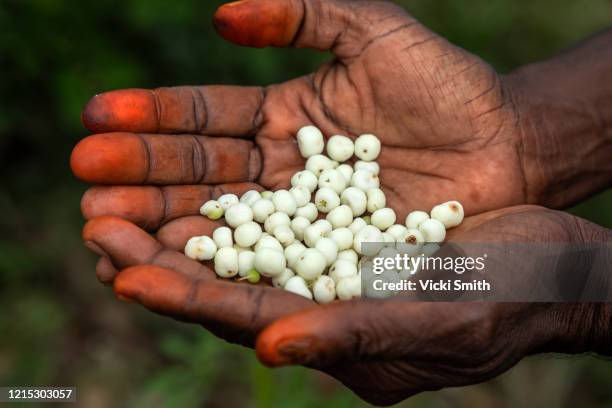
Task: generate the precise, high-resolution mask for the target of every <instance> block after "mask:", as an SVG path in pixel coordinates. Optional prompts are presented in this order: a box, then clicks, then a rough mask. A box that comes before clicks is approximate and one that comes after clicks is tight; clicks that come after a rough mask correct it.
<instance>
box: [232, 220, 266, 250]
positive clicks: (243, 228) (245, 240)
mask: <svg viewBox="0 0 612 408" xmlns="http://www.w3.org/2000/svg"><path fill="white" fill-rule="evenodd" d="M261 233H262V231H261V226H260V225H259V224H258V223H256V222H253V221H251V222H247V223H246V224H242V225H239V226H238V228H236V229H235V230H234V241H235V242H236V243H237V244H238V245H240V246H241V247H243V248H247V247H250V246H251V245H255V243H256V242H257V241H259V238H261Z"/></svg>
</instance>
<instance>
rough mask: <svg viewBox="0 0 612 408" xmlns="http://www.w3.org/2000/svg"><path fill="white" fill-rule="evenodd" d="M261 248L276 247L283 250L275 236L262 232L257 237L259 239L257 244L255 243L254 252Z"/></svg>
mask: <svg viewBox="0 0 612 408" xmlns="http://www.w3.org/2000/svg"><path fill="white" fill-rule="evenodd" d="M261 248H272V249H276V250H277V251H281V252H282V251H283V246H282V245H281V243H280V242H278V240H277V239H276V238H274V237H273V236H272V235H269V234H268V235H264V234H262V236H261V238H260V239H259V241H257V244H255V247H254V249H255V252H257V250H259V249H261Z"/></svg>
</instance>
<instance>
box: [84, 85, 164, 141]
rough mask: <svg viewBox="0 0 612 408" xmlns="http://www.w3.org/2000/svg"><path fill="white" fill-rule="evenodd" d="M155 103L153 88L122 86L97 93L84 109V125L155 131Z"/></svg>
mask: <svg viewBox="0 0 612 408" xmlns="http://www.w3.org/2000/svg"><path fill="white" fill-rule="evenodd" d="M156 118H157V115H156V105H155V100H154V99H153V94H152V93H151V91H149V90H146V89H123V90H119V91H111V92H104V93H101V94H99V95H96V96H94V97H93V98H91V100H90V101H89V102H88V103H87V105H86V106H85V109H83V113H82V115H81V119H82V121H83V125H84V126H85V127H86V128H87V129H89V130H90V131H92V132H95V133H103V132H116V131H124V132H142V133H147V132H151V133H153V132H156V131H157V121H156Z"/></svg>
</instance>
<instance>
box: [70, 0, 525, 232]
mask: <svg viewBox="0 0 612 408" xmlns="http://www.w3.org/2000/svg"><path fill="white" fill-rule="evenodd" d="M214 24H215V27H216V28H217V31H218V32H219V33H220V34H221V35H222V36H223V37H224V38H226V39H228V40H230V41H232V42H235V43H238V44H242V45H247V46H255V47H264V46H278V47H287V46H293V47H308V48H315V49H319V50H329V51H331V52H332V53H333V55H334V58H333V60H332V61H331V62H329V63H327V64H325V65H324V66H322V67H321V68H320V69H318V70H317V71H316V72H314V73H312V74H309V75H306V76H303V77H300V78H297V79H294V80H291V81H289V82H286V83H282V84H278V85H270V86H267V87H235V86H185V87H176V88H159V89H155V90H143V89H128V90H120V91H113V92H108V93H103V94H100V95H97V96H96V97H94V98H93V99H92V100H91V101H90V102H89V104H88V105H87V107H86V109H85V111H84V113H83V121H84V124H85V126H86V127H87V128H88V129H89V130H91V131H92V132H94V133H97V134H95V135H93V136H90V137H88V138H86V139H84V140H83V141H81V142H80V143H79V145H78V146H77V147H76V148H75V150H74V152H73V155H72V160H71V165H72V168H73V171H74V173H75V174H76V175H77V176H78V177H80V178H81V179H83V180H85V181H88V182H91V183H95V184H106V185H155V186H159V185H171V186H172V187H165V188H157V187H138V188H119V187H116V188H110V189H109V188H97V189H95V190H94V191H93V192H91V193H90V194H88V195H86V196H85V198H84V200H83V210H84V213H85V216H86V217H87V218H92V217H94V216H97V215H101V214H115V215H118V216H121V217H125V218H128V219H131V220H133V221H135V222H137V223H139V225H142V226H145V227H146V228H147V229H156V228H158V227H159V226H160V225H162V224H163V223H165V222H167V221H169V220H171V219H173V218H176V217H178V216H184V215H189V214H197V211H198V207H199V206H200V205H201V204H202V203H203V200H204V199H207V198H208V197H209V196H210V192H211V191H212V193H213V195H216V193H218V192H219V191H224V190H227V188H226V186H224V185H225V184H228V183H252V184H251V187H255V188H259V189H263V188H265V189H278V188H282V187H287V186H288V185H289V180H290V177H291V176H292V174H294V173H295V172H296V171H298V170H300V169H302V168H303V166H304V160H303V159H302V158H301V157H300V155H299V152H298V149H297V145H296V142H295V133H296V132H297V130H298V129H299V128H300V127H301V126H304V125H307V124H313V125H315V126H317V127H319V128H321V129H322V130H323V132H324V134H325V135H326V136H331V135H333V134H344V135H347V136H350V137H352V138H354V137H356V136H358V135H360V134H362V133H374V134H376V135H377V136H378V137H379V138H380V139H381V140H382V142H383V145H384V146H383V149H382V153H381V156H380V158H379V159H378V161H379V163H380V165H381V168H382V170H381V183H382V188H383V190H384V191H385V193H386V194H387V197H388V205H389V206H390V207H392V208H394V209H395V210H396V211H397V213H398V219H403V217H404V216H405V215H406V214H407V213H408V212H409V211H411V210H414V209H429V208H431V207H432V206H433V205H435V204H437V203H439V202H443V201H447V200H450V199H456V200H459V201H461V202H462V203H463V204H464V206H465V209H466V212H467V214H468V215H469V214H477V213H480V212H483V211H487V210H491V209H495V208H502V207H506V206H509V205H514V204H522V203H526V202H531V201H532V200H533V197H530V193H529V190H530V188H529V186H528V185H527V182H526V176H525V174H524V172H523V165H522V158H521V157H520V154H521V146H522V144H521V136H520V130H519V127H520V126H519V124H518V119H517V113H516V111H515V106H514V98H513V87H512V86H511V85H510V84H509V83H508V81H506V80H505V78H503V77H501V76H499V75H498V74H497V73H496V72H495V71H494V70H493V69H492V68H491V67H490V66H489V65H488V64H487V63H485V62H484V61H482V60H481V59H479V58H478V57H476V56H474V55H472V54H470V53H468V52H466V51H465V50H463V49H461V48H458V47H456V46H454V45H452V44H450V43H449V42H448V41H446V40H445V39H444V38H442V37H440V36H439V35H437V34H435V33H433V32H432V31H430V30H428V29H427V28H426V27H424V26H423V25H421V24H419V23H418V22H417V21H415V19H414V18H412V17H411V16H409V15H408V14H406V13H405V12H404V11H403V10H402V9H400V8H399V7H397V6H395V5H393V4H390V3H385V2H377V1H343V0H330V1H322V0H244V1H240V2H236V3H229V4H226V5H224V6H222V7H221V8H220V9H219V10H218V11H217V13H216V15H215V17H214ZM206 185H214V187H213V190H210V188H209V187H206Z"/></svg>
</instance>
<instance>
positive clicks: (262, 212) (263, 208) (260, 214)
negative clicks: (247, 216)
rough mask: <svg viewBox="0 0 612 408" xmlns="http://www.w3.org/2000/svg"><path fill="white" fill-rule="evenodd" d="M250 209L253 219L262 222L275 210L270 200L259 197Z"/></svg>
mask: <svg viewBox="0 0 612 408" xmlns="http://www.w3.org/2000/svg"><path fill="white" fill-rule="evenodd" d="M251 210H253V219H254V220H255V221H257V222H258V223H260V224H263V223H264V222H266V220H267V219H268V217H269V216H270V215H272V214H273V213H274V212H275V211H276V208H274V203H272V201H271V200H268V199H267V198H261V199H259V200H257V201H255V202H254V203H253V205H252V206H251Z"/></svg>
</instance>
